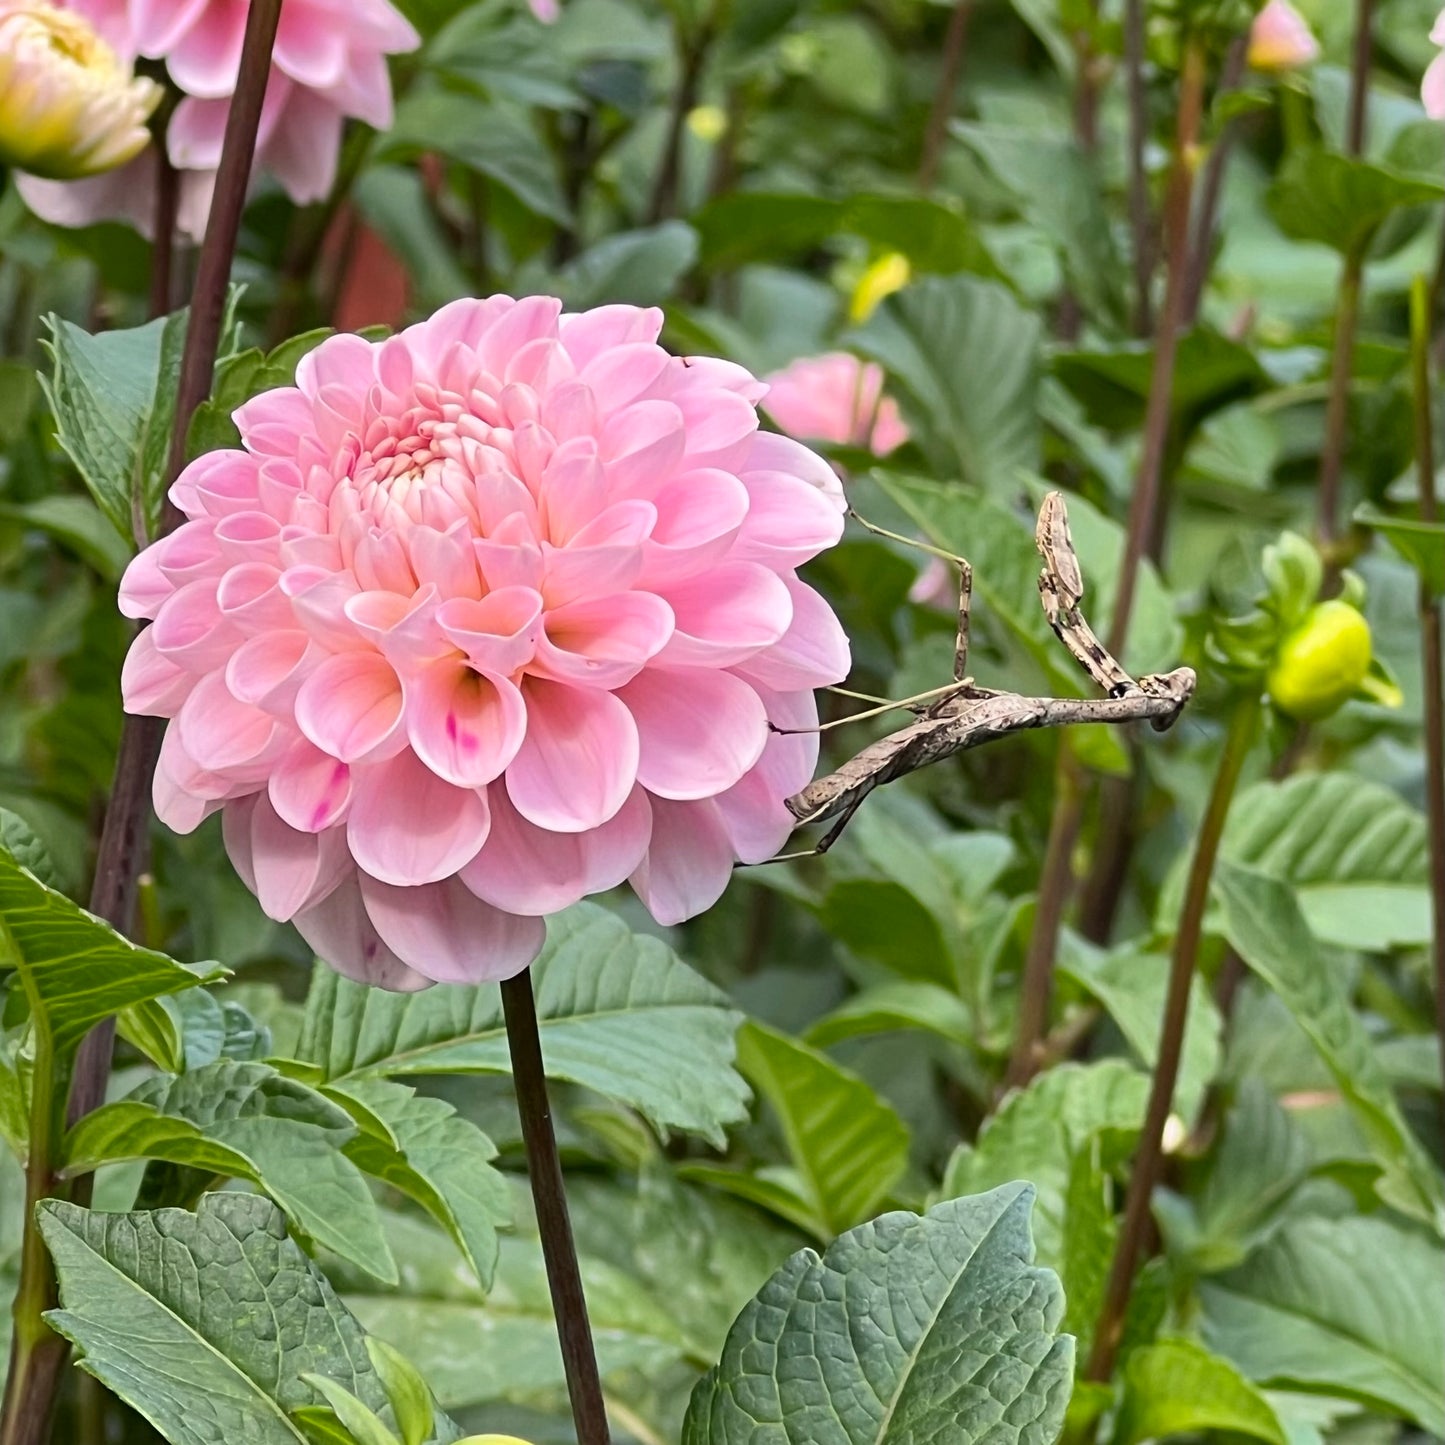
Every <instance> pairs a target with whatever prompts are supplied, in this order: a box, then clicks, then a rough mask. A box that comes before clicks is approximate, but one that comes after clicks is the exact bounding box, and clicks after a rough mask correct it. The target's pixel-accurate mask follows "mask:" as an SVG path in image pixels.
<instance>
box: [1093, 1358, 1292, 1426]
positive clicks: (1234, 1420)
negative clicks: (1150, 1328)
mask: <svg viewBox="0 0 1445 1445" xmlns="http://www.w3.org/2000/svg"><path fill="white" fill-rule="evenodd" d="M1204 1430H1228V1431H1230V1432H1232V1433H1233V1434H1236V1435H1248V1436H1250V1437H1251V1438H1252V1439H1255V1440H1266V1441H1268V1442H1269V1445H1285V1432H1284V1427H1283V1426H1282V1425H1281V1424H1280V1422H1279V1416H1278V1415H1276V1414H1275V1413H1274V1409H1273V1407H1272V1406H1271V1405H1270V1403H1269V1401H1268V1400H1266V1399H1265V1398H1264V1396H1263V1395H1261V1394H1260V1392H1259V1391H1258V1390H1257V1389H1255V1387H1254V1386H1253V1385H1251V1384H1250V1383H1249V1381H1248V1380H1246V1379H1245V1378H1244V1376H1243V1375H1241V1374H1240V1373H1239V1371H1238V1370H1236V1369H1235V1368H1234V1366H1233V1365H1231V1364H1230V1363H1229V1361H1228V1360H1222V1359H1220V1358H1219V1356H1218V1355H1212V1354H1210V1353H1209V1351H1208V1350H1206V1349H1204V1348H1203V1347H1202V1346H1200V1345H1197V1344H1195V1343H1194V1341H1193V1340H1183V1339H1178V1340H1161V1341H1160V1342H1159V1343H1158V1344H1155V1345H1145V1346H1144V1347H1143V1348H1141V1349H1137V1350H1135V1351H1133V1353H1131V1354H1130V1356H1129V1358H1128V1360H1127V1361H1126V1363H1125V1365H1124V1404H1123V1408H1122V1410H1121V1412H1120V1416H1119V1423H1118V1424H1117V1425H1116V1426H1115V1429H1114V1445H1139V1442H1140V1441H1143V1440H1165V1439H1168V1438H1169V1437H1170V1436H1173V1435H1192V1434H1196V1433H1198V1432H1200V1431H1204Z"/></svg>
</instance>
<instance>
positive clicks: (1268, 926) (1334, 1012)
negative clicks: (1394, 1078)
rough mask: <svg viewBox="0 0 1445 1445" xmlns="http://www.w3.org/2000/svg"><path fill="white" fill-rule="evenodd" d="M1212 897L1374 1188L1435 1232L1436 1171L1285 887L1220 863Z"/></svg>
mask: <svg viewBox="0 0 1445 1445" xmlns="http://www.w3.org/2000/svg"><path fill="white" fill-rule="evenodd" d="M1214 891H1215V895H1216V897H1217V898H1218V899H1219V902H1220V904H1221V906H1222V909H1223V913H1224V934H1225V937H1226V938H1228V939H1229V942H1230V944H1231V945H1232V946H1233V947H1234V949H1235V951H1236V952H1237V953H1238V954H1239V956H1240V957H1241V958H1242V959H1243V960H1244V961H1245V962H1246V963H1247V964H1248V965H1249V966H1250V968H1252V969H1253V970H1254V972H1255V973H1257V974H1258V975H1259V977H1260V978H1261V979H1262V980H1263V981H1264V983H1265V984H1266V985H1267V986H1268V987H1269V988H1270V989H1272V990H1273V991H1274V992H1275V993H1276V994H1277V995H1278V996H1279V998H1280V999H1281V1000H1282V1001H1283V1003H1284V1005H1285V1007H1286V1008H1288V1009H1289V1011H1290V1013H1291V1014H1292V1015H1293V1016H1294V1019H1295V1021H1296V1022H1297V1023H1298V1024H1299V1025H1300V1027H1301V1028H1302V1029H1303V1030H1304V1031H1305V1033H1306V1034H1307V1035H1308V1036H1309V1038H1310V1040H1311V1042H1312V1043H1313V1044H1314V1046H1315V1047H1316V1048H1317V1049H1318V1050H1319V1052H1320V1057H1321V1058H1322V1059H1323V1060H1324V1062H1325V1064H1326V1065H1327V1066H1328V1068H1329V1071H1330V1073H1331V1075H1332V1076H1333V1077H1334V1080H1335V1083H1336V1085H1337V1086H1338V1087H1339V1090H1340V1094H1341V1096H1342V1097H1343V1098H1344V1100H1345V1102H1346V1104H1348V1106H1349V1108H1350V1111H1351V1113H1352V1114H1353V1115H1354V1118H1355V1120H1356V1122H1357V1123H1358V1124H1359V1126H1360V1129H1361V1132H1362V1133H1363V1134H1364V1136H1365V1138H1366V1139H1367V1140H1368V1142H1369V1144H1370V1148H1371V1152H1372V1153H1373V1155H1374V1157H1375V1159H1376V1160H1377V1161H1378V1163H1379V1164H1380V1166H1381V1168H1382V1169H1383V1171H1384V1173H1383V1176H1382V1177H1381V1179H1380V1181H1379V1183H1378V1184H1377V1186H1376V1188H1377V1189H1378V1191H1379V1192H1380V1194H1381V1196H1382V1197H1383V1198H1385V1199H1386V1201H1387V1202H1388V1203H1390V1204H1392V1205H1393V1206H1394V1207H1395V1208H1396V1209H1400V1210H1403V1211H1405V1212H1407V1213H1409V1214H1412V1215H1414V1216H1415V1217H1416V1218H1418V1219H1422V1220H1424V1221H1425V1222H1427V1223H1428V1224H1430V1225H1431V1226H1432V1227H1434V1228H1435V1229H1437V1230H1439V1229H1441V1228H1442V1222H1445V1188H1442V1184H1441V1179H1440V1172H1439V1170H1438V1169H1437V1168H1436V1167H1435V1165H1434V1164H1433V1163H1432V1162H1431V1160H1430V1158H1429V1156H1428V1155H1427V1154H1426V1153H1425V1151H1424V1149H1423V1148H1422V1147H1421V1145H1420V1142H1419V1140H1417V1139H1416V1138H1415V1136H1414V1134H1413V1133H1411V1131H1410V1127H1409V1125H1408V1124H1407V1123H1406V1122H1405V1120H1404V1118H1403V1117H1402V1115H1401V1113H1400V1107H1399V1105H1398V1104H1397V1103H1396V1101H1395V1096H1394V1095H1393V1094H1392V1093H1391V1091H1390V1086H1389V1083H1388V1082H1387V1080H1386V1079H1385V1076H1384V1072H1383V1070H1382V1069H1381V1068H1380V1063H1379V1060H1378V1059H1377V1058H1376V1057H1375V1054H1374V1050H1373V1048H1372V1046H1371V1043H1370V1037H1369V1034H1368V1033H1367V1032H1366V1030H1365V1025H1364V1022H1363V1021H1362V1020H1361V1018H1360V1016H1359V1014H1357V1013H1356V1012H1355V1010H1354V1009H1353V1008H1351V1007H1350V1001H1349V999H1348V998H1347V997H1346V996H1345V993H1344V991H1343V989H1342V988H1341V986H1340V984H1339V981H1338V978H1337V975H1336V973H1335V971H1334V970H1333V969H1332V968H1330V967H1329V966H1328V965H1327V963H1326V961H1325V960H1323V959H1322V958H1321V957H1320V956H1319V949H1318V946H1317V945H1316V944H1315V942H1314V940H1313V938H1311V936H1310V932H1309V929H1308V927H1307V926H1306V924H1305V921H1304V918H1303V916H1302V915H1301V913H1300V909H1299V905H1298V904H1297V903H1296V902H1295V900H1294V896H1293V894H1292V893H1291V891H1290V889H1289V887H1288V886H1287V885H1286V884H1284V883H1281V882H1279V881H1278V880H1277V879H1274V878H1269V877H1267V876H1266V875H1265V874H1263V873H1256V872H1253V871H1251V870H1250V869H1247V868H1241V867H1239V866H1238V865H1237V864H1234V863H1231V862H1229V861H1228V860H1226V859H1223V858H1221V859H1220V860H1219V861H1218V862H1217V863H1216V865H1215V871H1214Z"/></svg>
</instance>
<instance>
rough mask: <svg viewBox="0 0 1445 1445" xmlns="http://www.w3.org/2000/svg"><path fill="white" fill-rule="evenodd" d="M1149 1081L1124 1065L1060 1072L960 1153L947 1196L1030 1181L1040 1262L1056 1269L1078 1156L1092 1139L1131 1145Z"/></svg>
mask: <svg viewBox="0 0 1445 1445" xmlns="http://www.w3.org/2000/svg"><path fill="white" fill-rule="evenodd" d="M1148 1093H1149V1080H1148V1078H1147V1077H1146V1076H1145V1075H1144V1074H1141V1073H1140V1072H1139V1071H1138V1070H1137V1069H1135V1068H1133V1067H1132V1066H1131V1065H1129V1064H1127V1063H1125V1062H1124V1061H1123V1060H1122V1059H1104V1060H1101V1061H1100V1062H1098V1063H1095V1064H1061V1065H1059V1067H1057V1068H1054V1069H1050V1070H1048V1071H1047V1072H1046V1073H1043V1074H1040V1075H1039V1076H1038V1077H1037V1078H1035V1079H1034V1080H1033V1082H1032V1083H1030V1084H1029V1086H1028V1088H1026V1089H1022V1090H1019V1091H1018V1092H1016V1093H1013V1094H1010V1095H1008V1096H1007V1097H1006V1098H1005V1099H1004V1101H1003V1103H1002V1104H1001V1105H1000V1106H999V1108H998V1110H997V1111H996V1112H995V1113H994V1114H993V1115H992V1117H991V1118H990V1119H989V1120H988V1122H987V1123H986V1124H985V1125H984V1126H983V1128H982V1129H981V1130H980V1131H979V1135H978V1139H977V1140H976V1141H975V1142H974V1143H973V1144H972V1145H967V1144H965V1145H961V1146H960V1147H959V1148H958V1149H957V1150H956V1151H955V1152H954V1155H953V1158H952V1159H951V1160H949V1164H948V1169H947V1171H946V1172H945V1174H944V1179H943V1193H944V1194H945V1195H950V1196H954V1195H961V1194H976V1193H979V1192H980V1191H982V1190H985V1189H992V1188H995V1187H997V1186H999V1185H1002V1184H1005V1183H1007V1182H1008V1181H1009V1180H1010V1179H1017V1178H1024V1179H1027V1180H1029V1182H1030V1183H1031V1184H1032V1185H1033V1186H1034V1188H1035V1190H1036V1191H1037V1194H1038V1203H1037V1205H1036V1206H1035V1209H1034V1223H1033V1233H1034V1239H1035V1241H1036V1242H1037V1244H1038V1250H1039V1257H1040V1259H1042V1260H1043V1261H1044V1263H1046V1264H1050V1265H1057V1264H1059V1262H1060V1261H1061V1259H1062V1256H1063V1242H1064V1221H1065V1216H1066V1200H1067V1194H1068V1187H1069V1179H1070V1174H1071V1171H1072V1169H1073V1162H1074V1157H1075V1155H1076V1154H1077V1153H1078V1152H1079V1151H1080V1150H1081V1149H1083V1148H1085V1147H1086V1146H1087V1145H1088V1144H1089V1142H1090V1141H1091V1140H1092V1139H1095V1138H1098V1137H1100V1136H1104V1137H1105V1138H1106V1139H1107V1136H1109V1135H1115V1136H1122V1137H1124V1138H1126V1139H1127V1138H1128V1137H1130V1136H1132V1135H1134V1134H1136V1133H1137V1132H1138V1130H1139V1129H1140V1127H1141V1126H1142V1125H1143V1122H1144V1107H1145V1103H1146V1101H1147V1098H1148Z"/></svg>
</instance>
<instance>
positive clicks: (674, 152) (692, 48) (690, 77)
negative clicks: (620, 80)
mask: <svg viewBox="0 0 1445 1445" xmlns="http://www.w3.org/2000/svg"><path fill="white" fill-rule="evenodd" d="M711 44H712V21H711V18H706V19H704V20H702V21H701V22H700V23H699V25H698V28H697V32H696V34H694V35H692V36H691V37H689V36H687V35H685V34H684V33H683V24H682V21H681V20H679V21H678V31H677V50H678V62H679V65H680V67H681V72H680V74H679V75H678V79H677V90H676V91H674V92H673V97H672V106H671V107H670V109H669V111H668V116H667V138H666V139H665V140H664V141H663V145H662V160H661V162H660V163H659V165H658V167H657V175H656V177H655V178H654V180H653V182H652V196H651V199H650V200H649V201H648V203H647V223H648V225H653V226H655V225H656V224H657V223H658V222H659V221H665V220H666V219H667V218H668V217H669V216H670V215H672V213H673V211H674V210H676V208H677V191H678V186H679V184H680V182H681V180H682V142H683V131H684V130H685V129H686V127H687V117H688V115H689V114H690V112H691V111H692V110H693V108H694V107H695V106H696V105H697V96H698V90H699V88H700V86H701V84H702V71H703V65H704V64H705V62H706V60H707V52H708V48H709V46H710V45H711Z"/></svg>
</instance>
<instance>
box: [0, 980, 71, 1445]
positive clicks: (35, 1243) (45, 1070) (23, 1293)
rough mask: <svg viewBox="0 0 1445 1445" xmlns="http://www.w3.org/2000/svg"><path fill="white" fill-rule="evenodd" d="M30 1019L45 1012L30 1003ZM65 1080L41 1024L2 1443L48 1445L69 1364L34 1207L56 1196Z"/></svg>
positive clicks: (0, 1433)
mask: <svg viewBox="0 0 1445 1445" xmlns="http://www.w3.org/2000/svg"><path fill="white" fill-rule="evenodd" d="M31 1011H32V1016H33V1017H35V1018H36V1019H39V1018H40V1017H41V1016H42V1015H41V1013H40V1010H39V1004H38V1001H37V1000H35V999H32V1000H31ZM63 1083H64V1080H63V1079H62V1078H60V1077H57V1072H56V1058H55V1049H54V1047H53V1045H52V1042H51V1037H50V1030H49V1029H48V1028H47V1027H45V1026H44V1025H42V1024H37V1026H36V1029H35V1064H34V1068H33V1070H32V1072H31V1078H30V1138H29V1141H28V1144H27V1150H26V1156H25V1229H24V1234H23V1236H22V1238H21V1245H20V1283H19V1287H18V1288H17V1290H16V1292H15V1300H14V1303H13V1305H12V1307H11V1312H12V1314H13V1316H14V1319H15V1331H14V1335H13V1336H12V1338H11V1341H10V1371H9V1374H8V1376H7V1378H6V1385H5V1406H4V1410H3V1412H0V1445H43V1442H45V1441H46V1440H48V1439H49V1438H50V1422H51V1417H52V1416H53V1415H54V1413H55V1398H56V1394H57V1393H58V1387H59V1384H60V1372H61V1370H62V1368H63V1367H64V1365H65V1354H66V1349H67V1346H66V1343H65V1341H64V1340H62V1339H61V1338H60V1336H59V1335H57V1334H55V1333H54V1331H53V1330H51V1328H50V1326H49V1325H47V1324H46V1323H45V1312H46V1311H47V1310H50V1309H53V1308H54V1307H55V1304H56V1293H55V1273H54V1271H53V1270H52V1269H51V1268H50V1256H49V1255H48V1254H47V1253H46V1249H45V1241H44V1240H42V1239H41V1237H40V1230H39V1228H38V1227H37V1226H36V1221H35V1210H36V1206H37V1205H38V1204H39V1203H40V1201H41V1200H42V1199H48V1198H50V1197H51V1196H52V1195H54V1194H55V1192H56V1188H57V1185H58V1180H57V1178H56V1168H57V1146H58V1145H59V1142H60V1127H59V1126H60V1118H59V1115H60V1106H61V1100H62V1098H63V1094H62V1092H61V1086H62V1085H63Z"/></svg>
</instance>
